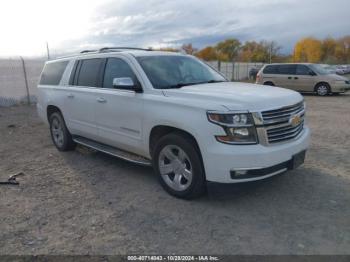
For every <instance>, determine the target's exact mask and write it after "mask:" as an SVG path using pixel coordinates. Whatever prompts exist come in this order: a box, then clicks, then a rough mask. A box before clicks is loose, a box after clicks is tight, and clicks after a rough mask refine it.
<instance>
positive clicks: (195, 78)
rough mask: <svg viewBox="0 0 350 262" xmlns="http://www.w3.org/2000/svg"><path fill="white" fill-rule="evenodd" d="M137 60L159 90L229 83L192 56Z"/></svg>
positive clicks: (162, 56) (141, 58)
mask: <svg viewBox="0 0 350 262" xmlns="http://www.w3.org/2000/svg"><path fill="white" fill-rule="evenodd" d="M136 59H137V60H138V62H139V63H140V65H141V67H142V68H143V70H144V71H145V73H146V75H147V77H148V78H149V80H150V81H151V83H152V85H153V87H154V88H157V89H167V88H180V87H183V86H186V85H196V84H202V83H215V82H223V81H227V80H226V79H225V78H224V77H223V76H222V75H220V74H219V73H218V72H216V71H215V70H214V69H212V68H211V67H209V66H208V65H206V64H204V63H202V62H201V61H199V60H198V59H196V58H193V57H190V56H177V55H160V56H142V57H137V58H136Z"/></svg>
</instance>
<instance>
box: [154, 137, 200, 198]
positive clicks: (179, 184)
mask: <svg viewBox="0 0 350 262" xmlns="http://www.w3.org/2000/svg"><path fill="white" fill-rule="evenodd" d="M152 161H153V167H154V170H155V172H156V174H157V175H158V178H159V181H160V184H161V185H162V187H163V188H164V189H165V191H167V192H168V193H169V194H171V195H173V196H175V197H178V198H183V199H193V198H197V197H199V196H201V195H203V194H204V192H205V191H206V179H205V174H204V168H203V165H202V161H201V156H200V153H199V152H198V149H197V146H196V144H195V142H194V141H193V140H192V139H191V138H190V137H187V136H185V135H182V134H178V133H171V134H168V135H165V136H164V137H162V138H161V139H160V140H159V141H158V142H157V144H156V146H155V149H154V153H153V157H152Z"/></svg>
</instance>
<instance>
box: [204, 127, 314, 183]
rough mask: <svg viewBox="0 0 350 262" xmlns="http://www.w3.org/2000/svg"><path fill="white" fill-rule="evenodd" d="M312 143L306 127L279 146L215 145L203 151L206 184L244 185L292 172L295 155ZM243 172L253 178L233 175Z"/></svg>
mask: <svg viewBox="0 0 350 262" xmlns="http://www.w3.org/2000/svg"><path fill="white" fill-rule="evenodd" d="M309 140H310V130H309V128H308V127H307V126H305V127H304V130H303V131H302V133H301V134H300V135H299V136H298V137H297V138H296V139H294V140H290V141H287V142H285V143H281V144H276V145H270V146H264V145H261V144H257V145H226V144H222V143H216V144H215V145H213V146H211V147H209V148H208V149H207V150H206V151H204V152H203V151H202V157H203V162H204V168H205V172H206V178H207V181H211V182H219V183H241V182H248V181H255V180H261V179H264V178H267V177H271V176H273V175H277V174H279V173H282V172H285V171H287V170H288V169H291V168H290V161H291V160H292V158H293V156H294V155H296V154H298V153H300V152H302V151H306V150H307V148H308V146H309ZM240 170H243V171H249V170H251V171H250V172H248V174H249V173H250V174H254V175H253V176H249V177H245V176H244V175H242V176H241V177H242V178H241V179H240V178H239V176H238V177H234V176H232V173H233V172H236V171H240ZM252 170H254V171H252ZM260 173H261V174H260Z"/></svg>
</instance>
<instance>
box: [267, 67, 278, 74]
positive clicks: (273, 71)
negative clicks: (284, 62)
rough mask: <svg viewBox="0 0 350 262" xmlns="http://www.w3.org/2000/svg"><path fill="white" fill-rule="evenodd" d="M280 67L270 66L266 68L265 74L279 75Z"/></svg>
mask: <svg viewBox="0 0 350 262" xmlns="http://www.w3.org/2000/svg"><path fill="white" fill-rule="evenodd" d="M277 69H278V66H277V65H268V66H266V67H265V68H264V70H263V73H264V74H278V71H277Z"/></svg>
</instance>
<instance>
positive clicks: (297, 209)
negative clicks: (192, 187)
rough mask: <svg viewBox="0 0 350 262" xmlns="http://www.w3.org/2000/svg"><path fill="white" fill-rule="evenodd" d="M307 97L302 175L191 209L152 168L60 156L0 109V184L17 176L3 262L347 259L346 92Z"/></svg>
mask: <svg viewBox="0 0 350 262" xmlns="http://www.w3.org/2000/svg"><path fill="white" fill-rule="evenodd" d="M305 99H306V102H307V107H308V113H307V121H308V124H309V126H310V127H311V129H312V132H313V134H312V143H311V148H310V150H309V153H308V155H307V159H306V163H305V165H304V166H302V167H300V168H299V169H297V170H295V171H292V172H289V173H287V174H284V175H280V176H276V177H274V178H271V179H268V180H265V181H261V182H255V183H249V184H241V185H217V184H211V185H210V186H209V192H208V195H207V196H205V197H203V198H200V199H198V200H195V201H183V200H179V199H176V198H173V197H171V196H169V195H168V194H167V193H165V192H164V191H163V189H162V188H161V187H160V185H159V184H158V182H157V179H156V177H155V175H154V174H153V172H152V169H151V168H144V167H139V166H136V165H133V164H130V163H128V162H124V161H121V160H118V159H116V158H113V157H109V156H107V155H105V154H102V153H97V152H93V151H90V150H87V149H86V148H83V147H78V148H77V150H76V151H73V152H68V153H60V152H58V151H57V150H56V149H55V147H54V146H53V145H52V143H51V140H50V137H49V132H48V128H47V127H46V126H45V125H44V124H42V123H41V122H40V120H39V119H38V117H37V116H36V112H35V107H26V106H19V107H11V108H0V180H5V179H6V178H7V177H8V176H9V175H10V174H14V173H17V172H24V173H25V176H23V177H20V178H18V180H19V181H20V185H19V186H1V185H0V216H1V218H0V221H1V222H0V254H36V255H38V254H95V255H101V254H130V253H142V254H145V253H147V254H150V253H162V254H169V253H176V254H193V253H196V254H198V253H203V252H205V253H211V254H350V219H349V218H350V171H349V170H350V160H349V153H350V131H349V130H350V129H349V128H350V115H349V112H350V94H348V95H339V96H328V97H324V98H320V97H316V96H305ZM13 125H14V126H13Z"/></svg>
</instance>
